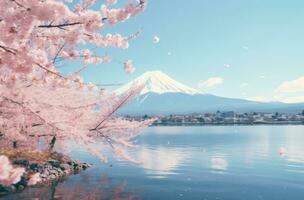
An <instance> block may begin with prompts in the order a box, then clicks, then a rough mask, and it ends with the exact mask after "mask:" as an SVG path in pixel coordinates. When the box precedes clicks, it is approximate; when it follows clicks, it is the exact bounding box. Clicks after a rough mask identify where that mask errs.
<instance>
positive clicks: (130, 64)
mask: <svg viewBox="0 0 304 200" xmlns="http://www.w3.org/2000/svg"><path fill="white" fill-rule="evenodd" d="M124 70H125V72H126V73H127V74H132V73H133V72H134V71H135V68H134V66H133V61H132V60H127V61H126V62H125V63H124Z"/></svg>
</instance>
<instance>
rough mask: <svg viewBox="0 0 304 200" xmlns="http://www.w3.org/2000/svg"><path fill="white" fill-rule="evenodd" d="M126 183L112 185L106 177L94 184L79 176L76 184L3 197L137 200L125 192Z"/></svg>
mask: <svg viewBox="0 0 304 200" xmlns="http://www.w3.org/2000/svg"><path fill="white" fill-rule="evenodd" d="M126 187H127V182H126V181H124V182H121V183H119V184H117V185H113V184H112V183H111V181H110V179H109V178H108V177H107V176H102V177H101V178H100V179H99V180H97V181H96V182H95V181H93V179H92V178H91V177H90V176H81V178H80V180H78V181H76V182H72V184H71V183H70V182H68V183H66V182H65V183H64V182H55V183H51V184H50V185H49V186H43V187H34V188H28V189H26V190H25V191H23V192H22V193H17V194H13V195H9V196H6V197H4V198H3V199H7V200H20V199H26V200H76V199H79V200H109V199H111V200H139V199H142V198H141V197H140V196H138V195H136V194H130V192H127V191H126Z"/></svg>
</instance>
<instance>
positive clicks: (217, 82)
mask: <svg viewBox="0 0 304 200" xmlns="http://www.w3.org/2000/svg"><path fill="white" fill-rule="evenodd" d="M222 83H224V79H223V78H221V77H211V78H209V79H208V80H206V81H203V82H201V83H199V84H198V85H199V87H213V86H216V85H220V84H222Z"/></svg>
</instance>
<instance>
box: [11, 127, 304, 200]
mask: <svg viewBox="0 0 304 200" xmlns="http://www.w3.org/2000/svg"><path fill="white" fill-rule="evenodd" d="M137 143H138V144H140V148H139V149H137V150H136V151H135V152H134V154H135V157H136V158H138V159H141V160H142V161H143V165H142V166H139V165H134V164H130V163H128V162H125V161H115V160H113V159H110V162H109V163H107V164H103V163H100V162H99V161H98V160H96V159H95V158H94V157H92V156H90V155H88V154H86V153H85V152H84V151H82V150H81V149H77V150H76V149H74V150H73V151H72V154H73V155H74V157H76V158H78V159H81V160H83V161H87V162H90V163H93V164H94V165H95V167H93V168H91V169H90V170H88V171H86V172H84V173H82V174H81V175H75V176H72V177H70V178H69V179H68V180H67V181H65V182H63V183H59V184H58V185H54V186H53V187H44V188H36V189H31V190H27V191H25V192H24V193H22V194H17V195H14V196H10V197H6V198H7V199H13V198H16V199H18V198H23V199H27V198H28V199H31V198H34V197H39V198H40V199H50V196H55V199H80V198H82V197H80V196H78V197H75V195H77V194H79V195H80V193H86V192H87V193H89V194H90V193H92V188H93V189H94V190H98V191H100V193H99V194H98V195H100V196H101V199H115V198H117V199H118V198H134V199H153V200H154V199H155V200H159V199H165V200H170V199H173V200H174V199H189V200H196V199H201V200H202V199H210V200H218V199H231V200H241V199H242V200H243V199H246V200H251V199H252V200H253V199H254V200H256V199H267V200H268V199H269V200H272V199H275V200H280V199H282V200H283V199H284V200H297V199H299V200H302V199H304V126H212V127H151V128H148V129H146V130H145V132H144V134H143V135H142V136H140V137H139V138H138V139H137ZM280 149H281V150H280ZM280 151H281V154H280ZM284 151H286V152H284ZM54 193H56V194H55V195H54ZM52 194H53V195H52ZM20 195H21V196H22V195H23V196H22V197H20Z"/></svg>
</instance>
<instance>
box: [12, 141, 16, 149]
mask: <svg viewBox="0 0 304 200" xmlns="http://www.w3.org/2000/svg"><path fill="white" fill-rule="evenodd" d="M13 148H14V149H17V141H13Z"/></svg>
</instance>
